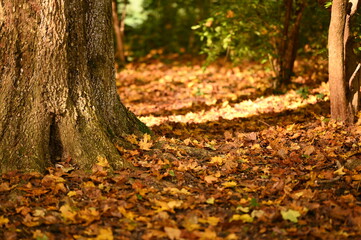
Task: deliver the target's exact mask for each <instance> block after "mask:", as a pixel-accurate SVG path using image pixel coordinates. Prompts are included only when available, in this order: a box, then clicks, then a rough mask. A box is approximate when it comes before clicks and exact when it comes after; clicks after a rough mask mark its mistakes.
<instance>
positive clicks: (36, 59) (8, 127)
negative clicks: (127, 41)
mask: <svg viewBox="0 0 361 240" xmlns="http://www.w3.org/2000/svg"><path fill="white" fill-rule="evenodd" d="M111 16H112V8H111V1H110V0H109V1H99V0H2V1H0V76H1V78H0V170H1V171H2V172H4V171H8V170H12V169H22V170H28V171H31V170H37V171H43V170H44V169H45V168H46V167H48V166H50V165H51V164H53V163H54V162H55V161H58V160H61V159H65V158H71V159H72V160H73V162H74V163H75V164H77V165H78V166H79V167H81V168H89V167H91V165H92V164H93V163H94V162H95V161H96V159H97V157H98V156H103V157H106V158H107V159H108V161H109V163H110V164H111V165H112V166H113V167H114V168H122V167H126V166H129V164H128V163H126V162H125V161H123V160H122V159H121V157H120V156H119V153H118V151H117V148H116V147H115V144H119V145H126V144H127V142H126V141H125V140H124V136H125V134H128V133H140V132H141V131H142V130H146V127H145V125H143V124H142V123H141V122H140V121H139V120H137V118H136V117H135V116H134V115H133V114H132V113H130V112H129V111H128V110H127V109H126V108H125V107H124V106H123V105H122V104H121V102H120V100H119V97H118V95H117V93H116V88H115V83H114V67H113V66H114V65H113V64H114V50H113V36H112V31H111V29H112V21H111Z"/></svg>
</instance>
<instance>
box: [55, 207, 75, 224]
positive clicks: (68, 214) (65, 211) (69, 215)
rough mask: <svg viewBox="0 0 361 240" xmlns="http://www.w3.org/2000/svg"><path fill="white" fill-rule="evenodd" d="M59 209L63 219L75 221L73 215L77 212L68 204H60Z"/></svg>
mask: <svg viewBox="0 0 361 240" xmlns="http://www.w3.org/2000/svg"><path fill="white" fill-rule="evenodd" d="M59 210H60V212H61V216H62V217H63V218H64V219H65V220H67V221H71V222H76V220H75V217H76V215H77V213H76V212H75V211H74V210H72V209H71V207H70V206H69V205H68V204H65V205H63V206H61V207H60V209H59Z"/></svg>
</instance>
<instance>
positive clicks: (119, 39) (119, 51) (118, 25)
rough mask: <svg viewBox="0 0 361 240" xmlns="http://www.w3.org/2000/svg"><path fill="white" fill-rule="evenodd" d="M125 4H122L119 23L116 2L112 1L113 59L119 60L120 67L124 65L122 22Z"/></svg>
mask: <svg viewBox="0 0 361 240" xmlns="http://www.w3.org/2000/svg"><path fill="white" fill-rule="evenodd" d="M126 6H127V2H126V1H125V2H124V8H123V11H122V18H121V20H120V21H119V17H118V6H117V1H116V0H112V12H113V28H114V35H115V42H116V47H117V48H116V51H115V57H116V58H119V60H120V63H121V65H124V64H125V56H124V20H125V15H126Z"/></svg>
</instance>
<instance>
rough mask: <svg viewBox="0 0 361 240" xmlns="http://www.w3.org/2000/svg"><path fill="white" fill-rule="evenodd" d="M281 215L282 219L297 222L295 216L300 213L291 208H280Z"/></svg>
mask: <svg viewBox="0 0 361 240" xmlns="http://www.w3.org/2000/svg"><path fill="white" fill-rule="evenodd" d="M281 215H282V218H283V219H284V220H289V221H291V222H293V223H297V222H298V219H297V218H298V217H299V216H301V214H300V213H299V212H298V211H295V210H292V209H289V210H282V211H281Z"/></svg>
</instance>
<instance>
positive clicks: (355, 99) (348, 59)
mask: <svg viewBox="0 0 361 240" xmlns="http://www.w3.org/2000/svg"><path fill="white" fill-rule="evenodd" d="M359 4H360V1H359V0H350V1H349V5H348V9H347V15H346V23H345V33H344V51H345V77H346V80H347V81H348V87H349V88H350V91H349V93H348V96H347V97H348V100H349V104H350V105H351V110H352V114H353V115H355V113H357V112H358V111H359V110H360V98H361V96H360V86H361V83H360V81H361V74H360V59H358V57H357V55H356V54H355V52H354V49H355V47H356V43H355V39H354V36H353V35H352V34H351V33H350V30H351V26H352V19H353V16H354V14H355V13H356V11H357V9H358V8H359Z"/></svg>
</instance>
